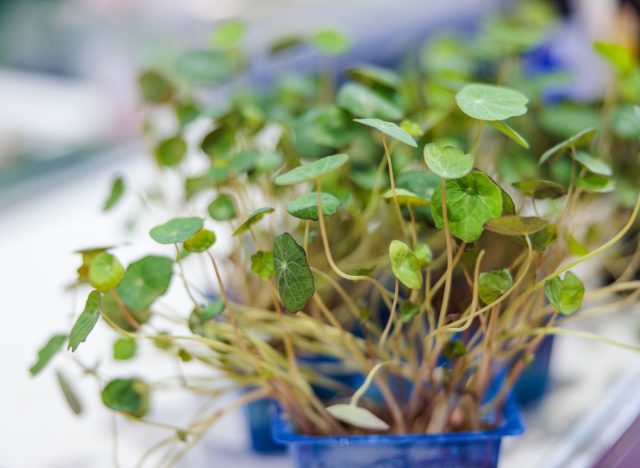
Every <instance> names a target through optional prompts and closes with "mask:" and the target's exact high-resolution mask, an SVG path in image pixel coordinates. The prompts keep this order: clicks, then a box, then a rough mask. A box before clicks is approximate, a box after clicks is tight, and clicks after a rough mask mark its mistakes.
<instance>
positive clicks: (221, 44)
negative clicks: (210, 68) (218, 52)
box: [209, 20, 247, 50]
mask: <svg viewBox="0 0 640 468" xmlns="http://www.w3.org/2000/svg"><path fill="white" fill-rule="evenodd" d="M246 32H247V26H246V25H245V24H244V22H242V21H239V20H232V21H227V22H226V23H223V24H221V25H219V26H216V28H215V29H214V30H213V32H212V33H211V37H210V40H209V41H210V43H211V45H212V46H213V47H215V48H217V49H223V50H228V49H234V48H236V47H237V46H238V44H239V43H240V41H241V40H242V39H243V38H244V36H245V34H246Z"/></svg>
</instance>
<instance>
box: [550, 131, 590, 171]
mask: <svg viewBox="0 0 640 468" xmlns="http://www.w3.org/2000/svg"><path fill="white" fill-rule="evenodd" d="M595 134H596V130H595V128H587V129H585V130H582V131H581V132H579V133H576V134H575V135H573V136H571V137H569V138H567V139H566V140H564V141H561V142H560V143H558V144H557V145H555V146H553V147H551V148H549V149H548V150H547V151H545V152H544V153H542V156H540V160H539V161H538V164H544V163H545V162H546V161H547V160H548V159H549V158H551V157H552V156H555V155H558V156H560V155H561V154H562V153H564V152H565V151H567V150H568V149H570V148H571V147H573V148H579V147H580V146H585V145H587V144H588V143H589V142H590V141H591V139H592V138H593V136H594V135H595Z"/></svg>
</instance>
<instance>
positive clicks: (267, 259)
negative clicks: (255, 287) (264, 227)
mask: <svg viewBox="0 0 640 468" xmlns="http://www.w3.org/2000/svg"><path fill="white" fill-rule="evenodd" d="M251 271H252V272H253V273H255V274H256V275H258V276H259V277H260V278H262V279H263V280H265V281H266V280H268V279H269V278H273V276H274V275H275V274H276V267H275V264H274V261H273V252H269V251H266V252H265V251H263V250H258V251H257V252H256V253H254V254H253V255H252V256H251Z"/></svg>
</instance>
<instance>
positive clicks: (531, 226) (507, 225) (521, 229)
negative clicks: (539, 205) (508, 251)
mask: <svg viewBox="0 0 640 468" xmlns="http://www.w3.org/2000/svg"><path fill="white" fill-rule="evenodd" d="M548 224H549V223H548V222H547V221H545V220H544V219H542V218H537V217H535V216H517V215H507V216H500V217H499V218H494V219H491V220H489V221H487V223H486V224H485V225H484V227H485V229H486V230H487V231H491V232H495V233H496V234H501V235H503V236H514V237H515V236H527V235H529V234H533V233H535V232H538V231H540V230H541V229H543V228H544V227H546V226H547V225H548Z"/></svg>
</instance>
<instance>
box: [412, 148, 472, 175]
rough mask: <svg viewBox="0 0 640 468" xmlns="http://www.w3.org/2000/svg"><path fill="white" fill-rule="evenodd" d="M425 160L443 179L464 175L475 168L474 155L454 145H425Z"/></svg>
mask: <svg viewBox="0 0 640 468" xmlns="http://www.w3.org/2000/svg"><path fill="white" fill-rule="evenodd" d="M424 162H425V163H426V164H427V167H429V169H431V170H432V171H433V172H434V173H436V174H437V175H439V176H440V177H442V178H443V179H458V178H460V177H464V176H465V175H467V174H468V173H469V172H471V169H473V156H471V155H470V154H465V153H463V152H462V151H461V150H459V149H458V148H456V147H454V146H441V145H437V144H435V143H429V144H427V145H425V147H424Z"/></svg>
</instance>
